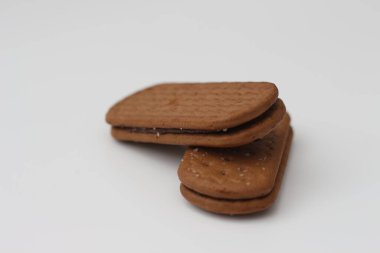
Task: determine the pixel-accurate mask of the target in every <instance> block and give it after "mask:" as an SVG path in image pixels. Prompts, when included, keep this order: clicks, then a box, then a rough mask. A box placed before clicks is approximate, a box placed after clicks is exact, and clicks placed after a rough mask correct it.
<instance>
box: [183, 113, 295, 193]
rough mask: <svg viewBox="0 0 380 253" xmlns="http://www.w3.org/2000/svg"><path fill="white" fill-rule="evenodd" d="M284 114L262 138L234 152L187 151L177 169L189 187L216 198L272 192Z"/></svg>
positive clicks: (285, 127) (284, 126)
mask: <svg viewBox="0 0 380 253" xmlns="http://www.w3.org/2000/svg"><path fill="white" fill-rule="evenodd" d="M289 122H290V118H289V116H288V115H286V116H285V117H284V118H283V120H282V121H281V122H280V123H279V124H278V126H277V127H276V128H275V129H274V130H273V131H272V132H271V133H269V134H268V135H267V136H265V137H264V138H263V139H261V140H258V141H255V142H252V143H250V144H248V145H244V146H241V147H237V148H233V149H213V148H188V149H187V150H186V152H185V154H184V156H183V160H182V162H181V164H180V166H179V169H178V176H179V179H180V181H181V182H182V183H183V184H184V185H185V186H187V187H188V188H190V189H192V190H194V191H196V192H198V193H201V194H204V195H207V196H211V197H215V198H224V199H248V198H256V197H261V196H264V195H267V194H268V193H269V192H270V191H272V189H273V186H274V182H275V179H276V175H277V171H278V168H279V165H280V162H281V157H282V154H283V151H284V148H285V144H286V139H287V138H286V137H287V133H288V129H289Z"/></svg>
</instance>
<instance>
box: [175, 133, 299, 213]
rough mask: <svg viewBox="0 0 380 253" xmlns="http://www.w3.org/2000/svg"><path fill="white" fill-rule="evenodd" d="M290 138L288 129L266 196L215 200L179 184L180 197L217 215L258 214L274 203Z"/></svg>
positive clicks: (286, 158) (283, 171) (285, 162)
mask: <svg viewBox="0 0 380 253" xmlns="http://www.w3.org/2000/svg"><path fill="white" fill-rule="evenodd" d="M292 137H293V131H292V128H290V129H289V133H288V137H287V143H286V147H285V150H284V153H283V155H282V159H281V164H280V167H279V171H278V174H277V177H276V182H275V185H274V188H273V190H272V191H271V192H270V193H269V194H268V195H266V196H263V197H259V198H254V199H244V200H230V199H217V198H213V197H209V196H206V195H202V194H200V193H197V192H195V191H193V190H191V189H189V188H187V187H186V186H184V185H183V184H181V186H180V190H181V193H182V195H183V196H184V197H185V199H186V200H188V201H189V202H190V203H192V204H193V205H195V206H197V207H199V208H201V209H204V210H206V211H209V212H213V213H219V214H229V215H242V214H250V213H256V212H260V211H263V210H265V209H267V208H269V207H270V206H271V205H272V204H273V203H274V202H275V200H276V198H277V195H278V193H279V191H280V188H281V182H282V179H283V176H284V173H285V168H286V164H287V161H288V156H289V150H290V146H291V142H292Z"/></svg>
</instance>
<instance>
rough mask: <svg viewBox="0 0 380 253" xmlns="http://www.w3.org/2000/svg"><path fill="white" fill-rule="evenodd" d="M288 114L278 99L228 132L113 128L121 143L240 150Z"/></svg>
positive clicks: (260, 136) (114, 135) (116, 137)
mask: <svg viewBox="0 0 380 253" xmlns="http://www.w3.org/2000/svg"><path fill="white" fill-rule="evenodd" d="M285 114H286V108H285V105H284V103H283V102H282V101H281V100H280V99H278V100H277V102H276V103H275V104H274V105H273V106H272V107H271V108H270V109H269V110H267V111H266V112H265V113H264V114H262V115H261V116H259V117H258V118H256V119H254V120H252V121H250V122H248V123H245V124H243V125H241V126H239V127H236V128H232V129H229V130H228V131H226V132H223V131H222V132H217V133H212V132H211V133H170V132H166V133H160V132H159V130H158V129H157V132H156V133H149V132H135V131H131V130H129V129H125V128H120V127H113V128H112V136H113V137H114V138H115V139H117V140H121V141H135V142H148V143H160V144H172V145H189V146H205V147H237V146H241V145H244V144H247V143H251V142H253V141H254V140H256V139H258V138H262V137H264V136H265V135H266V134H268V133H269V132H270V131H271V130H272V129H273V128H274V127H275V126H276V125H277V124H278V123H279V122H280V121H281V119H282V118H283V117H284V115H285Z"/></svg>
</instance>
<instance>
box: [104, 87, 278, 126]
mask: <svg viewBox="0 0 380 253" xmlns="http://www.w3.org/2000/svg"><path fill="white" fill-rule="evenodd" d="M277 96H278V90H277V88H276V86H275V85H274V84H272V83H267V82H241V83H239V82H236V83H185V84H179V83H172V84H159V85H155V86H152V87H149V88H147V89H144V90H142V91H139V92H137V93H135V94H132V95H130V96H128V97H126V98H124V99H123V100H121V101H119V102H118V103H116V104H115V105H114V106H113V107H112V108H111V109H110V110H109V111H108V113H107V117H106V120H107V122H108V123H109V124H111V125H113V126H118V127H144V128H176V129H195V130H207V131H219V130H222V129H225V128H232V127H235V126H238V125H240V124H242V123H245V122H247V121H249V120H252V119H254V118H256V117H258V116H259V115H261V114H262V113H264V112H265V111H266V110H267V109H268V108H269V107H270V106H271V105H272V104H273V103H274V102H275V101H276V99H277Z"/></svg>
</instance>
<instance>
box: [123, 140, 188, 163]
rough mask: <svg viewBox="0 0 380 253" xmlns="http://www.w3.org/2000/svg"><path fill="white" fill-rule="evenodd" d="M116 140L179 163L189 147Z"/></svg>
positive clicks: (137, 149) (125, 146)
mask: <svg viewBox="0 0 380 253" xmlns="http://www.w3.org/2000/svg"><path fill="white" fill-rule="evenodd" d="M115 142H116V143H117V144H118V145H119V146H121V147H123V148H128V149H133V150H134V151H136V152H142V153H144V154H147V155H154V156H159V157H161V158H163V159H165V160H167V161H169V162H176V163H178V162H179V161H180V160H181V158H182V156H183V154H184V152H185V150H186V148H187V147H185V146H175V145H165V144H152V143H137V142H123V141H118V140H115Z"/></svg>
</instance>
